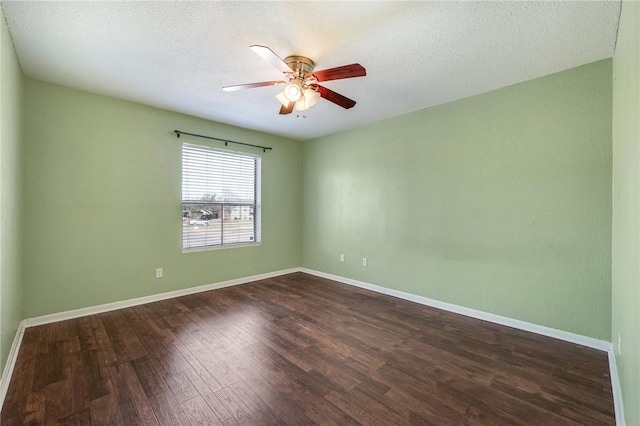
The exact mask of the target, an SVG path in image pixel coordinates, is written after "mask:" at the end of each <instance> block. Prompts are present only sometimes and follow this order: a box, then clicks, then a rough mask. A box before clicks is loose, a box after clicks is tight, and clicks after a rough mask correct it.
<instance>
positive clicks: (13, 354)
mask: <svg viewBox="0 0 640 426" xmlns="http://www.w3.org/2000/svg"><path fill="white" fill-rule="evenodd" d="M25 328H26V321H24V320H22V321H20V324H19V325H18V330H16V337H15V338H14V339H13V343H12V344H11V350H10V351H9V356H8V358H7V363H6V364H5V366H4V371H3V372H2V378H0V408H1V407H2V406H3V405H4V398H5V397H6V396H7V391H8V390H9V382H10V381H11V376H12V375H13V369H14V368H15V366H16V361H17V359H18V352H19V351H20V345H21V344H22V337H23V336H24V329H25Z"/></svg>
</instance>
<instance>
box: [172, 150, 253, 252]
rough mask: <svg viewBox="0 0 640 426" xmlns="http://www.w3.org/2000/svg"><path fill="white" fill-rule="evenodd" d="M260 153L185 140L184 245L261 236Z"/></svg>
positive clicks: (233, 241)
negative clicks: (219, 147) (203, 144)
mask: <svg viewBox="0 0 640 426" xmlns="http://www.w3.org/2000/svg"><path fill="white" fill-rule="evenodd" d="M260 160H261V159H260V157H259V156H257V155H251V154H245V153H240V152H232V151H226V150H221V149H215V148H210V147H208V146H201V145H191V144H186V143H185V144H183V145H182V249H183V250H191V249H198V248H203V247H208V248H211V247H226V246H238V245H242V244H254V243H258V242H260Z"/></svg>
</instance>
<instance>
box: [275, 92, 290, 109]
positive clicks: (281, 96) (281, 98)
mask: <svg viewBox="0 0 640 426" xmlns="http://www.w3.org/2000/svg"><path fill="white" fill-rule="evenodd" d="M276 99H277V100H279V101H280V103H281V104H282V105H283V106H285V107H286V106H289V103H290V102H291V101H290V100H289V99H287V97H286V96H285V95H284V92H280V93H278V94H277V95H276Z"/></svg>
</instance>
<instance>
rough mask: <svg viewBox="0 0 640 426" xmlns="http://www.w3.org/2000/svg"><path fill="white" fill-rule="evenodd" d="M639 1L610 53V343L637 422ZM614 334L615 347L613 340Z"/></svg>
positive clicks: (626, 10)
mask: <svg viewBox="0 0 640 426" xmlns="http://www.w3.org/2000/svg"><path fill="white" fill-rule="evenodd" d="M639 26H640V3H636V2H630V1H625V2H623V3H622V12H621V15H620V26H619V28H618V41H617V44H616V52H615V56H614V58H613V265H612V277H613V280H612V281H613V282H612V293H613V294H612V296H613V297H612V301H613V309H612V311H613V320H612V331H611V336H612V342H613V348H614V352H615V355H616V364H617V366H618V375H619V377H620V382H621V387H622V395H623V401H624V403H623V406H624V411H625V417H626V420H627V424H628V425H640V30H639V29H638V28H639ZM619 337H620V342H619V343H620V346H618V340H619Z"/></svg>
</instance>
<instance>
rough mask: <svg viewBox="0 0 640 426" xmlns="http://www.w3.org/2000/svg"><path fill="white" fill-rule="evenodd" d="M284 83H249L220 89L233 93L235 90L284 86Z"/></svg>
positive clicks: (279, 81) (281, 81)
mask: <svg viewBox="0 0 640 426" xmlns="http://www.w3.org/2000/svg"><path fill="white" fill-rule="evenodd" d="M285 83H286V81H283V80H277V81H263V82H260V83H249V84H238V85H235V86H225V87H223V88H222V90H224V91H225V92H234V91H236V90H244V89H253V88H254V87H265V86H277V85H279V84H285Z"/></svg>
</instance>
